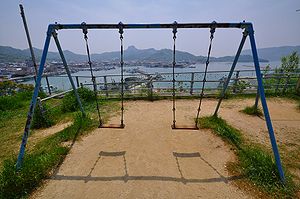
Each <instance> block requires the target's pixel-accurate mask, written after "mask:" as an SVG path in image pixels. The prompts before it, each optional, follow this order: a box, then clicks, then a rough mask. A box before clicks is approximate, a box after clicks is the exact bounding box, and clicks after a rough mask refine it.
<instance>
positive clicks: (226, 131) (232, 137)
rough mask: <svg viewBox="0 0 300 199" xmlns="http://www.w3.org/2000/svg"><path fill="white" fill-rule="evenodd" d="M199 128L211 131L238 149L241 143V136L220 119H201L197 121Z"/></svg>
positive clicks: (213, 117) (212, 117)
mask: <svg viewBox="0 0 300 199" xmlns="http://www.w3.org/2000/svg"><path fill="white" fill-rule="evenodd" d="M199 125H200V128H209V129H212V130H213V131H214V132H215V133H216V134H217V135H219V136H221V137H222V138H223V139H225V140H226V141H228V142H230V143H231V144H233V145H235V146H236V147H239V146H240V145H241V143H242V134H241V133H240V132H239V131H238V130H236V129H235V128H233V127H231V126H229V125H228V124H227V123H226V121H225V120H223V119H221V118H220V117H215V116H211V117H203V118H200V120H199Z"/></svg>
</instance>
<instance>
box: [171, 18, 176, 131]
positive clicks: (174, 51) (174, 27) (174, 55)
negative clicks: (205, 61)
mask: <svg viewBox="0 0 300 199" xmlns="http://www.w3.org/2000/svg"><path fill="white" fill-rule="evenodd" d="M172 33H173V64H172V66H173V80H172V82H173V93H172V96H173V108H172V111H173V128H176V126H175V124H176V108H175V106H176V104H175V98H176V97H175V66H176V33H177V22H176V21H175V22H174V23H173V31H172Z"/></svg>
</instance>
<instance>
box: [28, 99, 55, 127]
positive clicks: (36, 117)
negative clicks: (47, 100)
mask: <svg viewBox="0 0 300 199" xmlns="http://www.w3.org/2000/svg"><path fill="white" fill-rule="evenodd" d="M42 106H43V107H40V106H39V105H38V104H37V105H36V107H35V109H34V114H33V120H32V123H31V128H32V129H40V128H47V127H50V126H52V125H53V124H54V120H53V114H52V111H51V110H50V109H49V107H48V106H47V105H46V104H44V105H42ZM41 109H42V110H41Z"/></svg>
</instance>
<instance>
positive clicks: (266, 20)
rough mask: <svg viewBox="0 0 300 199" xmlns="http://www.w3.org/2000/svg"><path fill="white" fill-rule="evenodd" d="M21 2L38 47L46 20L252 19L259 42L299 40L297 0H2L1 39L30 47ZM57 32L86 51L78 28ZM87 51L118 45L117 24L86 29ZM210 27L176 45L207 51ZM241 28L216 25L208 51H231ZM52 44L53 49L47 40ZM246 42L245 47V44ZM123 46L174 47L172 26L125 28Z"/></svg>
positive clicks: (185, 34) (183, 35)
mask: <svg viewBox="0 0 300 199" xmlns="http://www.w3.org/2000/svg"><path fill="white" fill-rule="evenodd" d="M19 3H22V4H23V6H24V8H25V14H26V17H27V22H28V25H29V28H30V33H31V37H32V43H33V45H34V46H35V47H37V48H42V47H43V44H44V39H45V35H46V34H45V33H46V29H47V25H48V24H49V23H54V22H58V23H81V22H83V21H85V22H86V23H118V22H119V21H122V22H123V23H172V22H173V21H175V20H176V21H177V22H179V23H180V22H182V23H183V22H212V21H214V20H215V21H217V22H241V21H242V20H246V21H250V22H252V23H253V24H254V28H255V36H256V41H257V46H258V47H259V48H262V47H272V46H281V45H300V12H296V10H297V9H300V1H299V0H226V1H224V0H214V1H212V0H211V1H210V0H161V1H153V0H123V1H121V0H119V1H117V0H85V1H82V0H81V1H80V0H23V1H16V0H1V2H0V24H1V31H0V45H7V46H12V47H16V48H21V49H24V48H28V46H27V41H26V37H25V31H24V28H23V24H22V20H21V16H20V14H19V6H18V4H19ZM59 38H60V40H61V43H62V47H63V48H64V49H68V50H72V51H74V52H76V53H85V48H84V42H83V36H82V32H81V31H80V30H76V31H75V30H63V31H60V32H59ZM89 38H90V42H91V44H90V45H91V51H92V52H93V53H100V52H104V51H113V50H118V49H119V36H118V32H117V30H114V31H108V30H93V31H90V34H89ZM208 38H209V30H206V29H205V30H204V29H202V30H200V29H197V30H195V29H193V30H190V29H189V30H182V29H180V30H179V32H178V42H177V43H178V44H177V46H178V49H179V50H184V51H188V52H191V53H193V54H196V55H200V54H201V55H205V54H206V53H207V52H206V51H207V45H208ZM240 39H241V30H237V29H232V30H229V29H226V30H221V29H218V30H217V31H216V33H215V40H214V46H213V51H212V55H213V56H225V55H232V54H234V53H235V51H236V49H237V46H238V44H239V41H240ZM51 43H52V44H51V47H50V50H52V51H54V50H56V49H55V48H54V45H53V43H54V42H51ZM248 43H249V42H247V45H246V46H245V47H246V48H249V44H248ZM124 44H125V47H127V46H129V45H135V46H136V47H137V48H156V49H162V48H172V33H171V30H127V31H126V30H125V33H124Z"/></svg>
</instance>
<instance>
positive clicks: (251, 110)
mask: <svg viewBox="0 0 300 199" xmlns="http://www.w3.org/2000/svg"><path fill="white" fill-rule="evenodd" d="M241 112H243V113H245V114H248V115H254V116H263V113H262V111H261V109H260V108H259V107H257V106H255V105H253V106H247V107H246V108H244V109H243V110H242V111H241Z"/></svg>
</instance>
